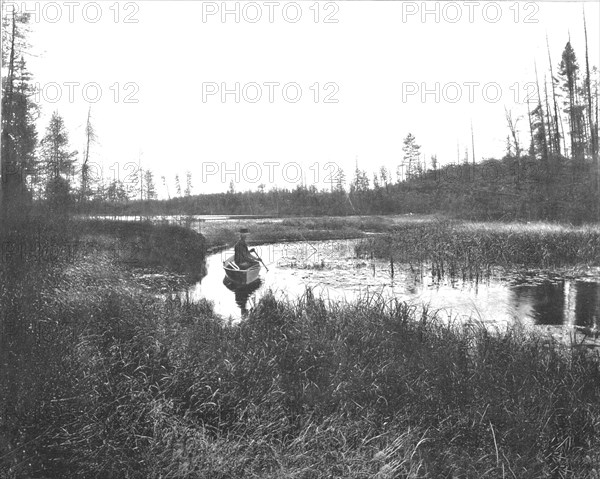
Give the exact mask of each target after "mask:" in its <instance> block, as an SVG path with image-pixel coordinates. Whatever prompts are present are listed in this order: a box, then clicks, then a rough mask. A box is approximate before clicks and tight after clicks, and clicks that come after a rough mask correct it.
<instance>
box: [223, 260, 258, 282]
mask: <svg viewBox="0 0 600 479" xmlns="http://www.w3.org/2000/svg"><path fill="white" fill-rule="evenodd" d="M223 269H224V270H225V274H226V275H227V277H228V278H229V279H230V280H231V281H233V282H234V283H236V284H250V283H253V282H254V281H256V280H257V279H258V275H259V274H260V263H257V264H255V265H253V266H250V268H248V269H240V268H239V266H238V265H237V264H235V262H234V261H233V256H230V257H229V258H227V259H226V260H225V261H223Z"/></svg>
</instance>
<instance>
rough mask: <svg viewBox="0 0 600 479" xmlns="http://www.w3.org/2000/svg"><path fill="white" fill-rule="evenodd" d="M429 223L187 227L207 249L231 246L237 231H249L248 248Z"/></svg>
mask: <svg viewBox="0 0 600 479" xmlns="http://www.w3.org/2000/svg"><path fill="white" fill-rule="evenodd" d="M425 221H431V217H426V216H408V215H402V216H346V217H341V216H335V217H306V218H285V219H282V220H277V221H272V220H260V219H258V220H249V219H246V220H239V221H235V222H205V223H200V224H196V225H193V224H189V226H193V227H195V228H197V229H198V230H200V231H201V232H202V234H203V235H204V236H205V237H206V241H207V245H208V247H209V248H210V249H220V248H222V247H224V246H233V244H235V242H236V241H237V240H238V239H239V234H238V231H239V229H240V228H248V229H249V230H250V242H251V243H252V244H266V243H282V242H288V241H321V240H336V239H351V238H364V237H366V236H367V233H383V232H390V231H392V230H393V229H394V228H395V227H396V226H397V225H401V224H405V223H408V224H413V223H421V222H425Z"/></svg>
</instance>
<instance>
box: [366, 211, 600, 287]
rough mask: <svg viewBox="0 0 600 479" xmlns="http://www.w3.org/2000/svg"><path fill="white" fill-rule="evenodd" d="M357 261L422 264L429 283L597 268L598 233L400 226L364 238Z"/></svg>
mask: <svg viewBox="0 0 600 479" xmlns="http://www.w3.org/2000/svg"><path fill="white" fill-rule="evenodd" d="M356 253H357V254H358V255H361V256H370V255H374V256H376V257H380V258H385V259H388V258H392V259H393V260H394V261H397V262H401V263H408V264H412V265H415V264H416V265H419V266H420V265H423V264H426V265H428V267H430V268H431V271H432V274H433V276H434V277H438V278H440V277H443V276H444V275H448V276H451V277H462V278H463V279H469V280H473V279H479V277H480V276H481V275H487V274H489V273H490V272H491V270H492V269H493V268H495V267H503V268H522V269H529V268H540V269H554V268H567V267H572V266H598V265H600V229H599V228H598V227H596V226H586V227H573V226H566V225H562V226H561V225H551V224H543V223H536V224H517V223H511V224H504V223H465V222H454V221H430V222H423V223H405V224H400V225H397V226H395V227H394V230H393V232H391V233H390V234H387V235H382V236H377V237H372V238H367V239H364V240H363V241H361V243H360V244H359V245H358V246H357V248H356Z"/></svg>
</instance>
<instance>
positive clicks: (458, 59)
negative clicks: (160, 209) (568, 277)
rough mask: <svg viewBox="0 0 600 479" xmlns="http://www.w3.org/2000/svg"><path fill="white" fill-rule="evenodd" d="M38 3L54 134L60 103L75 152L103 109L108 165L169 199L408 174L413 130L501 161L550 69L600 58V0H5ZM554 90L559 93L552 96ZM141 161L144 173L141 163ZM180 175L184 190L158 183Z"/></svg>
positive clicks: (37, 29)
mask: <svg viewBox="0 0 600 479" xmlns="http://www.w3.org/2000/svg"><path fill="white" fill-rule="evenodd" d="M9 8H17V9H19V10H20V11H23V10H24V9H25V8H27V9H28V10H29V11H30V12H32V14H33V15H32V19H31V32H30V34H29V42H30V44H31V52H30V55H28V56H27V58H26V60H27V62H28V66H29V69H30V71H31V73H32V74H33V77H34V83H37V84H38V87H39V93H38V95H37V98H36V99H37V101H38V103H39V104H40V106H41V116H40V118H39V121H38V132H39V136H40V137H42V136H43V134H44V130H45V128H46V126H47V124H48V121H49V118H50V116H51V114H52V112H53V111H55V110H56V111H58V112H59V113H60V114H61V115H62V116H63V118H64V119H65V122H66V125H67V127H68V130H69V133H70V142H71V146H72V148H73V149H76V150H79V151H80V152H82V151H83V149H84V143H85V134H84V129H85V122H86V118H87V112H88V108H89V107H90V106H91V116H92V123H93V125H94V128H95V130H96V134H97V136H98V142H97V144H95V145H93V147H92V150H91V161H92V162H93V164H94V168H95V170H94V171H95V175H96V176H100V175H102V176H105V177H116V176H118V178H119V179H121V180H123V181H130V180H131V179H132V178H133V177H134V175H133V173H135V172H136V171H137V169H138V168H139V167H140V166H141V168H143V169H147V168H149V169H151V170H152V171H153V172H154V175H155V178H156V181H157V183H158V184H159V194H160V196H161V197H162V198H166V197H167V196H168V195H170V196H173V195H174V194H175V186H174V177H175V175H176V174H178V175H179V176H180V177H181V178H182V183H183V178H184V177H185V173H186V171H190V172H191V173H192V183H193V193H213V192H223V191H226V190H227V189H228V187H229V184H230V182H232V181H233V183H234V188H235V189H236V191H244V190H247V189H257V188H258V186H259V185H261V184H262V185H264V186H265V188H266V189H269V188H272V187H280V188H294V187H296V186H297V185H298V184H299V183H300V182H303V183H304V184H307V185H310V184H316V186H317V187H318V188H324V187H328V186H329V182H330V181H331V177H332V176H333V175H334V174H335V173H336V172H337V170H338V169H342V170H344V172H345V174H346V176H347V177H348V179H350V178H351V176H352V175H353V172H354V168H355V165H356V164H358V167H359V168H360V169H361V170H366V171H367V173H368V175H369V177H370V178H371V177H372V172H374V171H377V170H379V168H380V167H381V166H385V167H387V168H388V169H389V170H391V171H392V172H393V173H394V178H395V172H396V167H397V165H399V164H400V163H401V161H402V145H403V139H404V138H405V137H406V135H407V134H408V133H412V134H413V135H414V136H415V137H416V141H417V143H418V144H419V145H421V152H422V153H423V155H424V158H425V159H426V160H427V161H429V159H430V157H431V155H434V154H435V155H437V158H438V161H439V163H440V164H442V165H443V164H449V163H452V162H455V161H457V159H458V158H460V159H461V160H462V159H463V157H464V156H465V148H468V150H469V153H468V154H469V158H470V159H471V158H472V157H471V155H472V151H471V148H472V140H471V125H472V129H473V136H474V144H475V145H474V146H475V160H476V161H481V160H482V159H485V158H492V157H495V158H499V157H502V156H503V154H504V152H505V144H506V135H507V134H508V129H507V126H506V119H505V108H506V109H508V110H510V111H511V112H512V114H513V117H514V118H519V117H521V119H520V120H519V123H518V127H519V129H520V131H521V135H520V136H521V141H522V142H523V143H524V145H525V147H527V145H528V143H529V133H528V131H529V126H528V121H527V116H526V115H527V99H528V98H530V99H531V100H532V101H533V100H535V98H536V90H535V80H536V76H535V66H537V71H538V77H539V79H540V81H543V79H544V75H546V76H547V75H548V69H549V67H548V54H547V50H546V36H547V37H548V42H549V46H550V53H551V60H552V62H553V68H554V71H556V69H557V66H558V63H559V61H560V55H561V52H562V50H563V48H564V46H565V44H566V42H567V41H568V39H569V36H570V38H571V42H572V44H573V47H574V48H575V51H576V54H577V55H578V58H579V62H580V65H581V66H582V67H583V66H584V55H585V43H584V35H583V21H582V14H583V9H584V8H585V14H586V18H587V23H588V40H589V46H590V64H591V65H600V50H599V46H600V38H599V32H600V28H599V26H600V25H599V24H600V11H599V2H516V1H506V2H477V1H474V2H432V1H428V2H426V3H425V2H387V1H377V2H366V1H365V2H363V1H349V2H340V1H337V2H326V1H325V2H319V3H317V2H315V1H299V2H286V1H273V2H269V1H265V2H236V1H228V2H226V3H225V2H199V1H150V0H144V1H136V2H127V1H121V2H116V1H106V2H104V1H102V2H87V1H73V2H68V1H67V2H18V1H17V2H4V5H3V11H6V10H7V9H9ZM542 93H543V92H542ZM138 165H139V166H138ZM162 176H165V178H166V184H167V186H168V189H167V188H166V187H164V186H163V185H162V182H161V181H160V178H161V177H162Z"/></svg>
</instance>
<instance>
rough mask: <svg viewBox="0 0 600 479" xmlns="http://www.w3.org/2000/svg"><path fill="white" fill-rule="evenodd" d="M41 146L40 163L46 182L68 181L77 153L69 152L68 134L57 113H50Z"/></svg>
mask: <svg viewBox="0 0 600 479" xmlns="http://www.w3.org/2000/svg"><path fill="white" fill-rule="evenodd" d="M41 145H42V152H41V155H42V161H43V164H44V169H45V173H46V176H47V179H48V181H51V180H55V179H57V178H63V179H65V180H68V177H69V175H70V174H71V172H72V169H73V165H74V163H75V155H77V151H71V150H70V147H69V134H68V133H67V129H66V127H65V123H64V120H63V119H62V117H61V116H60V115H59V114H58V112H57V111H55V112H54V113H52V117H51V118H50V123H49V124H48V127H47V128H46V135H45V136H44V138H43V139H42V142H41Z"/></svg>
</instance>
